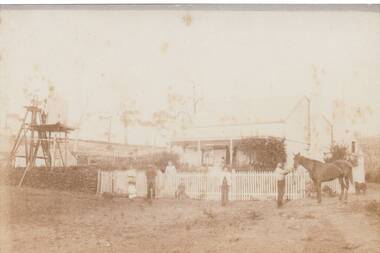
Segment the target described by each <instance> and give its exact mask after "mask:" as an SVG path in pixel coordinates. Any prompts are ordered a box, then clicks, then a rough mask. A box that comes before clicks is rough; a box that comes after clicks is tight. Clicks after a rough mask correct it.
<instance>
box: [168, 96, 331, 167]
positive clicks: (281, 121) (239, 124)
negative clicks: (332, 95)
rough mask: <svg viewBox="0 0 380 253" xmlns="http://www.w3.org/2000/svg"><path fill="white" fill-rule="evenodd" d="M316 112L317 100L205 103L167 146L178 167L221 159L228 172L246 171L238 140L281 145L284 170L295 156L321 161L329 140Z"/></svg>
mask: <svg viewBox="0 0 380 253" xmlns="http://www.w3.org/2000/svg"><path fill="white" fill-rule="evenodd" d="M221 104H223V110H221V106H220V105H221ZM319 106H320V100H319V99H318V96H311V97H306V96H303V97H272V98H268V99H265V98H260V99H249V100H243V101H242V100H239V101H236V100H230V101H221V102H220V101H219V102H214V103H212V102H210V103H208V104H207V105H205V106H204V108H203V109H202V110H201V111H200V112H199V113H197V114H196V116H195V119H194V120H193V124H192V125H191V126H190V127H188V128H186V129H184V130H183V131H182V132H180V133H179V134H177V135H176V137H175V138H174V139H173V141H172V143H171V144H172V147H173V150H174V151H175V152H177V153H179V155H180V158H181V163H182V164H187V165H189V166H191V167H204V166H205V167H207V166H210V165H212V164H214V163H215V162H217V161H220V159H222V157H223V158H224V159H225V161H226V164H227V165H229V166H230V167H231V168H236V169H238V168H239V167H242V166H244V165H246V164H247V162H248V157H247V156H246V155H245V154H244V153H243V152H242V151H241V150H239V145H238V144H239V141H241V140H242V139H243V138H278V139H283V140H284V141H285V148H286V154H287V165H288V166H291V164H292V161H293V154H295V153H297V152H302V153H304V154H307V155H308V156H310V157H312V158H314V159H319V160H323V156H324V154H325V153H326V152H328V151H329V148H330V146H331V144H332V143H333V138H334V136H333V125H332V123H331V122H330V121H329V120H328V119H327V118H326V117H325V116H324V115H323V114H322V113H321V110H320V109H319ZM226 108H227V109H226Z"/></svg>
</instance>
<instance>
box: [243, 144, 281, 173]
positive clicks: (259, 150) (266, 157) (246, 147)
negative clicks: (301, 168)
mask: <svg viewBox="0 0 380 253" xmlns="http://www.w3.org/2000/svg"><path fill="white" fill-rule="evenodd" d="M238 148H239V149H240V150H241V151H243V153H244V154H245V155H247V156H248V157H249V160H250V164H251V165H254V166H255V167H257V168H259V169H261V170H263V169H274V168H275V167H276V165H277V163H279V162H286V151H285V139H278V138H273V137H269V138H256V137H252V138H243V139H241V140H240V143H239V144H238Z"/></svg>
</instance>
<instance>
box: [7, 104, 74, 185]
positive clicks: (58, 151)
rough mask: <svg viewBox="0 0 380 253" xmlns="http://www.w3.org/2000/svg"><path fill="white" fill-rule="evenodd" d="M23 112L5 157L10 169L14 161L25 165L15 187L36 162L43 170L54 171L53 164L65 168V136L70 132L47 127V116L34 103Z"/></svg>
mask: <svg viewBox="0 0 380 253" xmlns="http://www.w3.org/2000/svg"><path fill="white" fill-rule="evenodd" d="M25 109H26V112H25V116H24V118H23V120H22V123H21V126H20V129H19V131H18V134H17V137H16V140H15V142H14V144H13V146H12V149H11V152H10V156H9V162H10V164H13V165H14V164H15V160H16V159H21V160H23V161H24V162H25V163H24V164H25V171H24V173H23V175H22V178H21V180H20V183H19V186H21V185H22V183H23V180H24V177H25V175H26V173H27V171H28V170H29V169H32V168H33V167H35V165H36V160H37V159H41V160H43V161H44V164H45V166H46V167H47V168H52V167H55V166H56V165H57V162H59V163H60V164H61V165H62V166H63V167H65V166H66V164H67V155H68V149H67V146H68V134H69V133H70V131H72V130H74V129H73V128H70V127H67V126H65V125H64V124H62V123H60V122H56V123H55V124H47V116H48V115H47V113H46V112H45V111H44V110H43V109H42V108H40V107H39V106H38V103H37V101H36V100H35V99H34V100H32V103H31V105H29V106H25ZM22 146H24V148H23V149H22V148H21V147H22Z"/></svg>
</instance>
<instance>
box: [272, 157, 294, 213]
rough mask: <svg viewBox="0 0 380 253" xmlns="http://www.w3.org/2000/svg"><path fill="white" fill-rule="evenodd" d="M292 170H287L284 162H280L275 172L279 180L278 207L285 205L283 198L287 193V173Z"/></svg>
mask: <svg viewBox="0 0 380 253" xmlns="http://www.w3.org/2000/svg"><path fill="white" fill-rule="evenodd" d="M290 171H291V170H285V169H284V164H283V163H278V164H277V166H276V169H275V170H274V173H275V175H276V180H277V207H278V208H280V207H282V205H283V202H282V198H283V197H284V194H285V175H286V174H288V173H289V172H290Z"/></svg>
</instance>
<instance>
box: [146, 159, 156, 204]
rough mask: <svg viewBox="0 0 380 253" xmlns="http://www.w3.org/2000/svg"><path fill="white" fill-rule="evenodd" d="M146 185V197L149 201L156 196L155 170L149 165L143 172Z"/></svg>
mask: <svg viewBox="0 0 380 253" xmlns="http://www.w3.org/2000/svg"><path fill="white" fill-rule="evenodd" d="M145 175H146V185H147V199H148V201H149V203H151V202H152V199H154V198H155V197H156V176H157V172H156V169H155V168H154V166H150V167H149V169H148V170H147V171H146V173H145Z"/></svg>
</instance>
